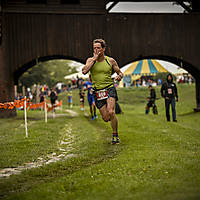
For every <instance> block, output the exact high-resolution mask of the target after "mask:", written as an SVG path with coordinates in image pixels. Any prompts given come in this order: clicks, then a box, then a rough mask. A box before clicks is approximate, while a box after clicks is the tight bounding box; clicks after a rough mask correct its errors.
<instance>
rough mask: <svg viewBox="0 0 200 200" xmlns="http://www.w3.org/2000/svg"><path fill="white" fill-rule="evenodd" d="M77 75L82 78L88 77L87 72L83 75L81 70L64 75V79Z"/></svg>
mask: <svg viewBox="0 0 200 200" xmlns="http://www.w3.org/2000/svg"><path fill="white" fill-rule="evenodd" d="M77 76H78V77H79V78H83V79H87V78H89V74H86V75H84V74H82V72H77V73H74V74H70V75H67V76H65V77H64V79H72V78H76V77H77Z"/></svg>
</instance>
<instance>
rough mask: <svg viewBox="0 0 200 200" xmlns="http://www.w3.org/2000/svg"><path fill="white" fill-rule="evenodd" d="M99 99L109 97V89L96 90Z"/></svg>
mask: <svg viewBox="0 0 200 200" xmlns="http://www.w3.org/2000/svg"><path fill="white" fill-rule="evenodd" d="M96 96H97V100H102V99H107V98H108V91H107V90H99V91H97V92H96Z"/></svg>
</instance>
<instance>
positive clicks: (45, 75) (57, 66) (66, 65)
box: [19, 60, 78, 87]
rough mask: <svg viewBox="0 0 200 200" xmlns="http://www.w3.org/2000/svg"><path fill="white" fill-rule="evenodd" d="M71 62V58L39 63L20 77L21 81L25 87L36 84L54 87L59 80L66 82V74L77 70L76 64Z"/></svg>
mask: <svg viewBox="0 0 200 200" xmlns="http://www.w3.org/2000/svg"><path fill="white" fill-rule="evenodd" d="M71 62H72V61H70V60H50V61H46V62H42V63H38V64H37V65H35V66H33V67H32V68H31V69H29V70H28V71H26V72H25V73H24V74H23V75H22V76H21V77H20V79H19V83H20V84H21V85H24V86H25V87H31V86H32V85H34V84H41V85H44V84H46V85H48V86H49V87H53V86H55V85H56V83H58V82H62V83H65V82H66V80H65V79H64V77H65V76H66V75H69V74H72V73H76V72H77V68H76V66H75V67H71V65H70V64H71ZM77 67H78V65H77Z"/></svg>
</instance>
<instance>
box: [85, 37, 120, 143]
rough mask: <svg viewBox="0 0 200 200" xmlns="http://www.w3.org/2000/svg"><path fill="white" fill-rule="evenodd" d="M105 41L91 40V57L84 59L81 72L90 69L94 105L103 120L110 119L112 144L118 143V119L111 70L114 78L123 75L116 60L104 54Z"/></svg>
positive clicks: (118, 78)
mask: <svg viewBox="0 0 200 200" xmlns="http://www.w3.org/2000/svg"><path fill="white" fill-rule="evenodd" d="M105 50H106V43H105V41H104V40H103V39H96V40H94V41H93V51H94V53H93V57H90V58H88V59H87V61H86V65H85V66H84V67H83V69H82V73H83V74H87V73H88V72H89V71H90V74H91V78H92V82H93V84H94V98H95V104H96V107H97V108H98V109H99V110H100V113H101V116H102V118H103V120H104V121H105V122H108V121H110V122H111V127H112V130H113V139H112V144H119V138H118V120H117V117H116V114H115V101H117V99H118V97H117V91H116V89H115V87H114V84H113V80H112V78H111V75H112V70H114V71H115V72H116V73H117V76H116V77H115V80H117V81H120V80H121V79H122V77H123V74H122V72H121V71H120V68H119V66H118V64H117V62H116V61H115V60H114V59H113V58H111V57H107V56H105Z"/></svg>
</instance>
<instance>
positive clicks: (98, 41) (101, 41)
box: [93, 39, 106, 48]
mask: <svg viewBox="0 0 200 200" xmlns="http://www.w3.org/2000/svg"><path fill="white" fill-rule="evenodd" d="M95 43H100V44H101V47H102V48H105V47H106V42H105V40H103V39H95V40H93V44H95Z"/></svg>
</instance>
